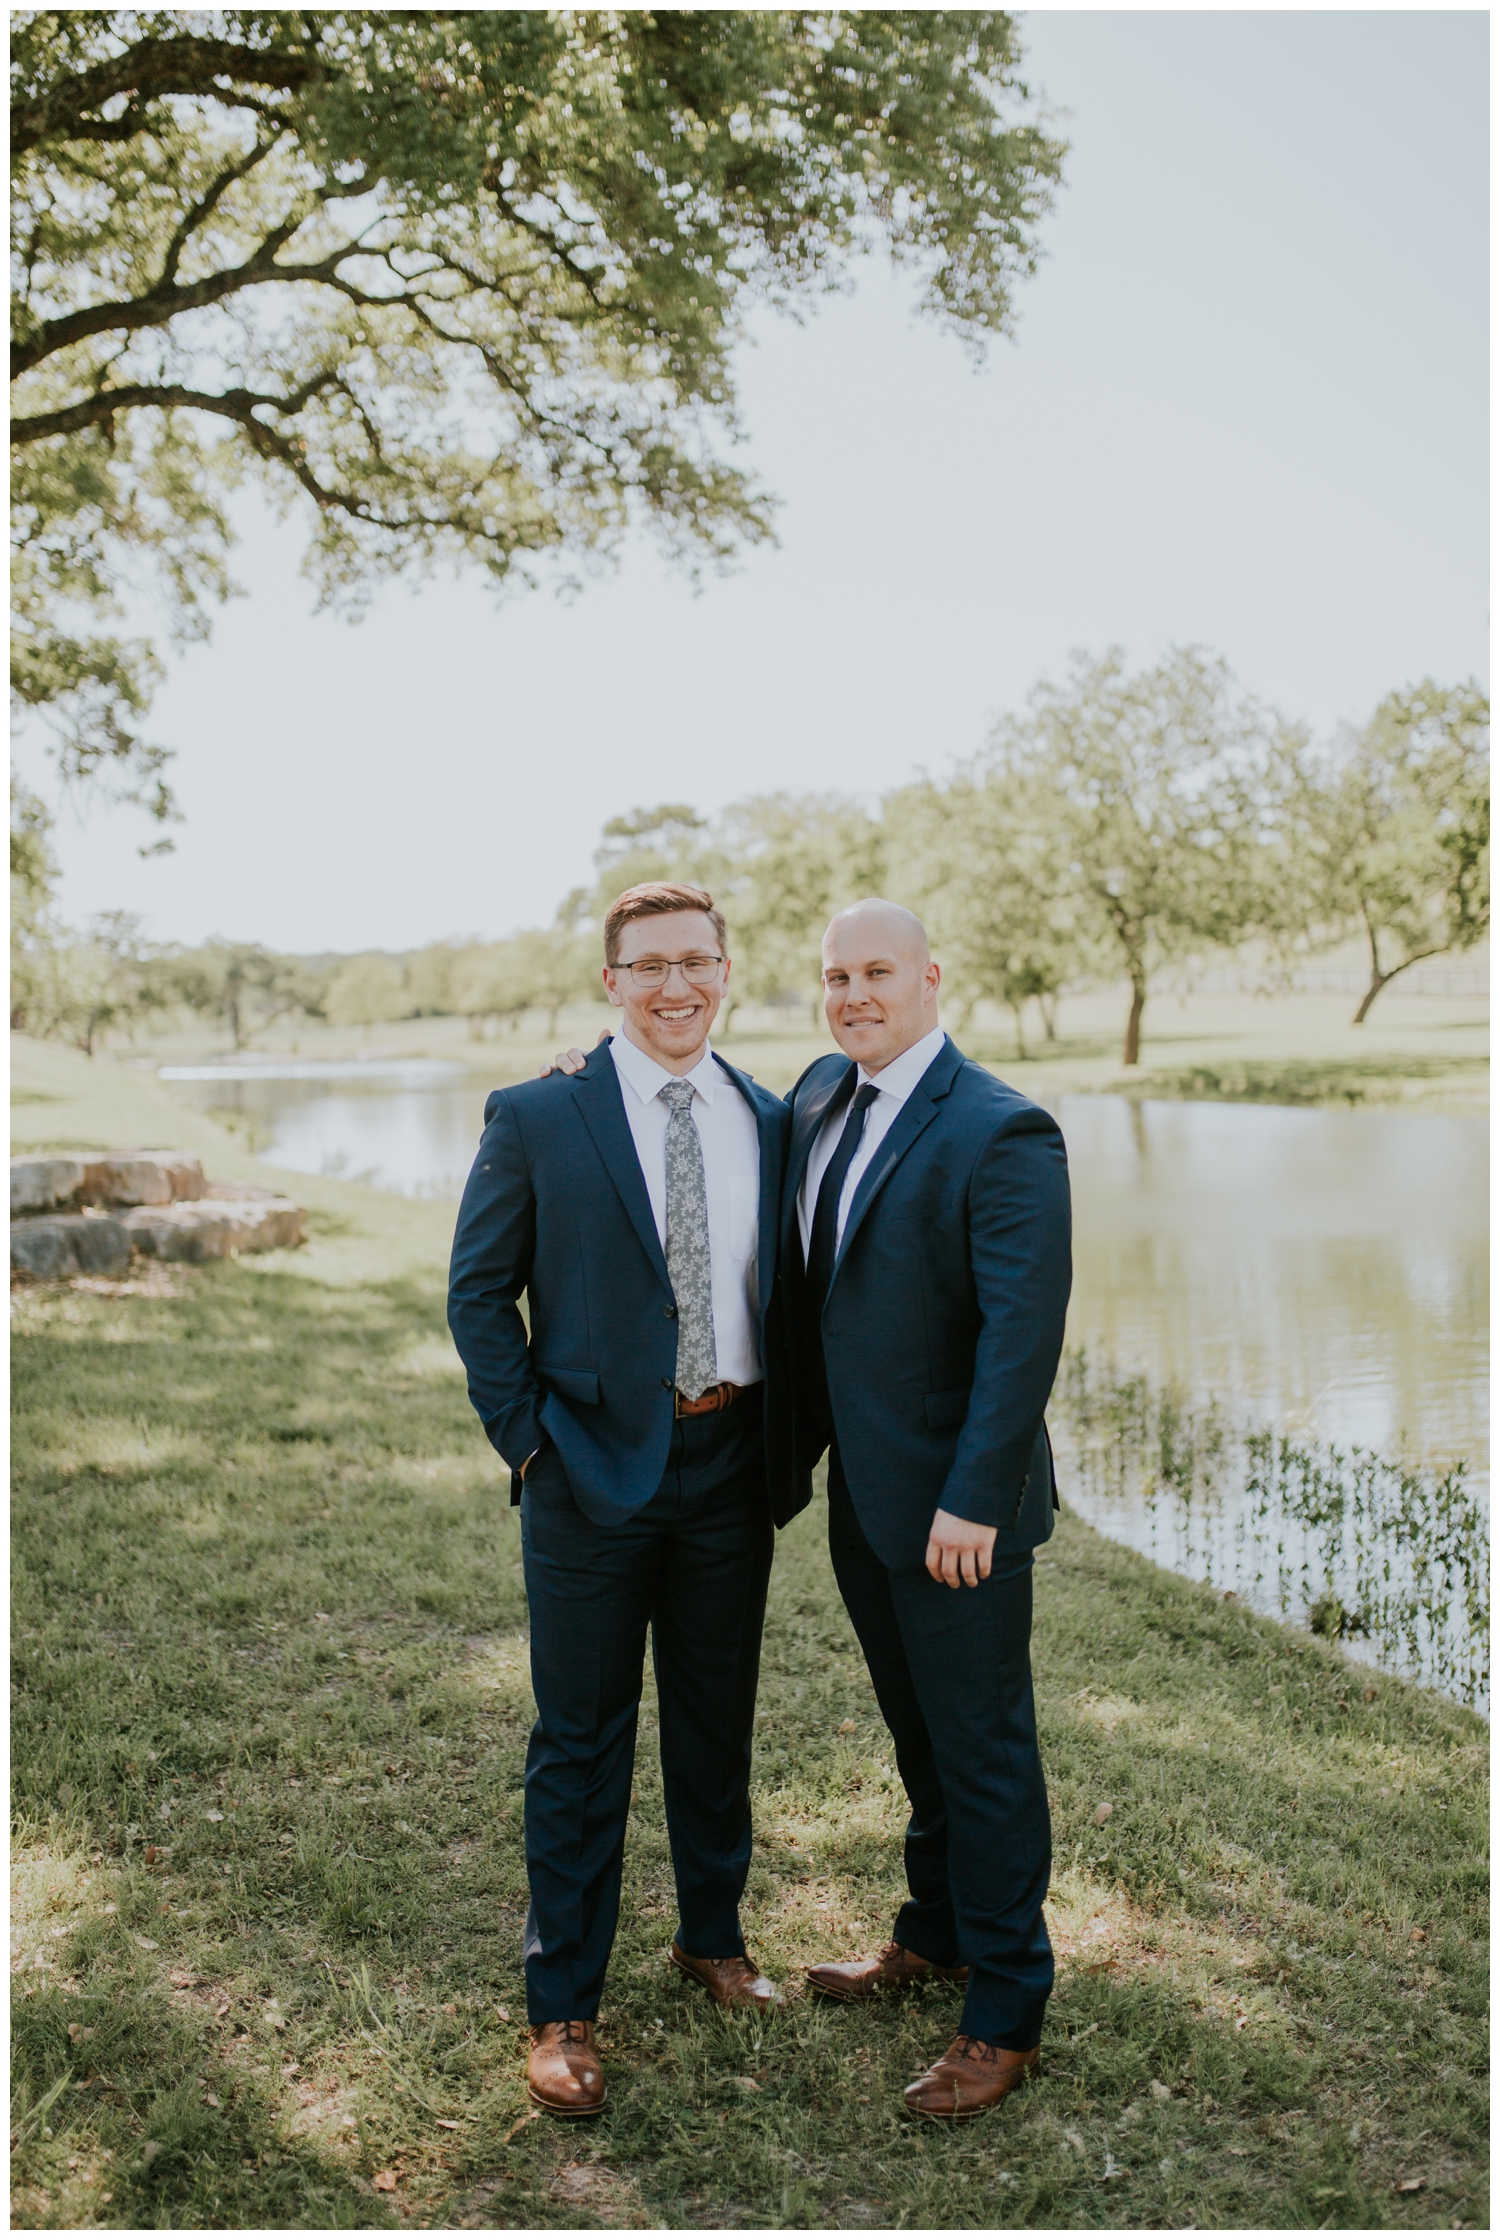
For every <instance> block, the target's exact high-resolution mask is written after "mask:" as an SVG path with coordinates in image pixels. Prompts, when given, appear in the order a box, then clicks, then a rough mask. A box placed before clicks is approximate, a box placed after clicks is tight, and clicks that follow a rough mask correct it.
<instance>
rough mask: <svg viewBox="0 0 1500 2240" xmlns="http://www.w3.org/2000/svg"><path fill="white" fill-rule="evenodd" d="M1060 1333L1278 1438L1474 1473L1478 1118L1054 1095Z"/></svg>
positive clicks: (1477, 1453)
mask: <svg viewBox="0 0 1500 2240" xmlns="http://www.w3.org/2000/svg"><path fill="white" fill-rule="evenodd" d="M1058 1118H1059V1119H1060V1121H1061V1122H1062V1126H1063V1131H1064V1133H1065V1135H1066V1137H1067V1142H1068V1154H1069V1161H1070V1165H1071V1168H1072V1175H1073V1190H1074V1211H1075V1258H1076V1264H1077V1280H1076V1284H1075V1289H1074V1297H1073V1308H1072V1312H1071V1315H1070V1318H1069V1337H1070V1340H1071V1341H1072V1342H1073V1343H1074V1344H1080V1343H1081V1344H1084V1345H1086V1346H1087V1347H1088V1348H1089V1350H1090V1351H1092V1352H1095V1353H1098V1354H1102V1355H1106V1356H1109V1357H1112V1358H1113V1359H1114V1360H1115V1361H1117V1362H1119V1363H1120V1364H1121V1365H1122V1366H1127V1367H1132V1368H1141V1369H1145V1370H1148V1371H1149V1372H1150V1373H1151V1374H1152V1375H1153V1376H1155V1377H1157V1378H1159V1379H1164V1380H1166V1379H1170V1380H1171V1381H1173V1382H1175V1383H1177V1384H1178V1385H1180V1386H1181V1387H1182V1388H1183V1389H1184V1390H1185V1391H1186V1392H1188V1393H1189V1394H1190V1395H1191V1396H1193V1397H1194V1398H1195V1399H1198V1400H1200V1401H1204V1400H1211V1399H1217V1400H1219V1401H1221V1402H1228V1403H1232V1405H1233V1406H1234V1408H1235V1410H1236V1412H1238V1411H1240V1410H1241V1409H1244V1410H1247V1411H1248V1412H1250V1413H1252V1414H1254V1415H1256V1416H1257V1417H1258V1418H1259V1419H1260V1420H1261V1421H1262V1422H1265V1423H1269V1424H1274V1425H1275V1426H1276V1428H1278V1429H1283V1430H1293V1429H1307V1430H1309V1431H1316V1432H1317V1433H1319V1434H1320V1435H1322V1436H1323V1437H1325V1438H1329V1439H1334V1440H1338V1441H1344V1442H1347V1441H1353V1440H1357V1441H1359V1442H1360V1443H1361V1444H1363V1445H1365V1446H1372V1447H1376V1448H1379V1449H1380V1450H1381V1451H1383V1452H1386V1453H1394V1452H1395V1451H1397V1449H1398V1448H1403V1447H1404V1448H1405V1449H1406V1451H1408V1452H1410V1453H1411V1454H1413V1455H1415V1456H1419V1457H1421V1458H1422V1459H1424V1460H1439V1459H1441V1460H1445V1461H1446V1460H1451V1459H1457V1458H1459V1457H1468V1458H1470V1459H1472V1460H1473V1461H1475V1462H1476V1463H1478V1462H1482V1459H1483V1456H1484V1451H1485V1442H1486V1437H1487V1431H1488V1385H1487V1374H1488V1348H1487V1341H1486V1328H1487V1312H1488V1262H1487V1253H1486V1246H1485V1227H1486V1167H1485V1148H1486V1143H1485V1137H1486V1131H1485V1123H1484V1122H1483V1120H1481V1119H1478V1118H1473V1117H1470V1116H1467V1115H1448V1114H1429V1113H1400V1112H1319V1111H1312V1112H1309V1111H1301V1110H1289V1109H1286V1108H1282V1107H1277V1106H1264V1105H1224V1104H1135V1103H1132V1102H1129V1101H1127V1100H1126V1099H1125V1098H1122V1097H1065V1098H1063V1099H1061V1100H1060V1102H1059V1106H1058Z"/></svg>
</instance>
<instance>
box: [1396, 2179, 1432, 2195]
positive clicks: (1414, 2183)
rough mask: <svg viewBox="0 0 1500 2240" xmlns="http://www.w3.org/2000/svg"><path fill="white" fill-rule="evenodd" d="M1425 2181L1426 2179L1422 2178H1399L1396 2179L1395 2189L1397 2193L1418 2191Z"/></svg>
mask: <svg viewBox="0 0 1500 2240" xmlns="http://www.w3.org/2000/svg"><path fill="white" fill-rule="evenodd" d="M1425 2183H1426V2180H1425V2179H1423V2178H1401V2179H1398V2180H1397V2183H1396V2191H1397V2192H1398V2193H1420V2192H1421V2190H1422V2187H1423V2185H1424V2184H1425Z"/></svg>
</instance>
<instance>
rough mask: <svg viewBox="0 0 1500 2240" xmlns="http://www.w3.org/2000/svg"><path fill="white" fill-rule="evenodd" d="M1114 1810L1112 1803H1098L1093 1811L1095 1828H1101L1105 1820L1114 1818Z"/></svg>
mask: <svg viewBox="0 0 1500 2240" xmlns="http://www.w3.org/2000/svg"><path fill="white" fill-rule="evenodd" d="M1114 1812H1115V1808H1114V1806H1113V1805H1112V1804H1101V1805H1099V1806H1098V1807H1097V1808H1096V1810H1095V1813H1094V1826H1095V1827H1096V1828H1102V1827H1103V1825H1104V1823H1105V1821H1106V1820H1112V1819H1113V1818H1114Z"/></svg>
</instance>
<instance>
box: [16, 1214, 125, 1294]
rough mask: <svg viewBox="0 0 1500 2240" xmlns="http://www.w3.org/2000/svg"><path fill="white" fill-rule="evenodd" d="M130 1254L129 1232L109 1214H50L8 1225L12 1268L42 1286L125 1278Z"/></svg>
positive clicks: (121, 1222) (123, 1224) (122, 1223)
mask: <svg viewBox="0 0 1500 2240" xmlns="http://www.w3.org/2000/svg"><path fill="white" fill-rule="evenodd" d="M132 1250H133V1241H132V1238H131V1235H130V1231H129V1230H128V1229H127V1228H126V1226H125V1223H124V1222H123V1221H117V1220H116V1219H115V1218H114V1216H113V1215H112V1214H107V1213H103V1214H96V1213H53V1214H44V1215H42V1216H40V1217H39V1218H38V1219H36V1220H32V1221H13V1222H12V1223H11V1229H10V1264H11V1267H12V1268H13V1269H15V1270H17V1271H18V1272H19V1273H20V1274H23V1275H28V1276H34V1277H36V1278H37V1279H38V1281H41V1282H46V1283H62V1282H65V1281H66V1280H67V1278H68V1277H69V1276H123V1275H124V1274H125V1273H126V1271H127V1270H128V1268H129V1266H130V1257H131V1252H132Z"/></svg>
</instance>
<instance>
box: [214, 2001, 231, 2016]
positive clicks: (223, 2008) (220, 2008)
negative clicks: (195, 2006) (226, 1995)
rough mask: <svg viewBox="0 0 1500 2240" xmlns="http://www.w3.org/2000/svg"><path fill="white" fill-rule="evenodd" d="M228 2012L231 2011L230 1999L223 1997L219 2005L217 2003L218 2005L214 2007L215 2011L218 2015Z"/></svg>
mask: <svg viewBox="0 0 1500 2240" xmlns="http://www.w3.org/2000/svg"><path fill="white" fill-rule="evenodd" d="M228 2012H229V2001H228V2000H227V1999H221V2000H220V2001H219V2003H218V2005H217V2006H216V2007H215V2008H214V2013H215V2014H216V2015H220V2016H223V2015H226V2014H228Z"/></svg>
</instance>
